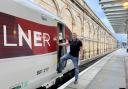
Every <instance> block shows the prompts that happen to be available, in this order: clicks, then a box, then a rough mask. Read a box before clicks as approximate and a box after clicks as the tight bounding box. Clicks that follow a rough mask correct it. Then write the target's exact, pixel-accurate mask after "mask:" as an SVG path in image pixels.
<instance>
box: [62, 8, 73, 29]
mask: <svg viewBox="0 0 128 89" xmlns="http://www.w3.org/2000/svg"><path fill="white" fill-rule="evenodd" d="M61 18H62V20H63V22H64V23H65V24H66V25H67V26H68V28H69V29H70V30H71V31H72V30H73V16H72V13H71V11H70V10H69V9H68V8H63V9H62V11H61Z"/></svg>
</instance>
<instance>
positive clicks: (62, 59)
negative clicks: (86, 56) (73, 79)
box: [59, 54, 70, 73]
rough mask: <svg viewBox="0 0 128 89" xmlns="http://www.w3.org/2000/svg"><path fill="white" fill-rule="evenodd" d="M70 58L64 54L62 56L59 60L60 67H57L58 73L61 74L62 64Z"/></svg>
mask: <svg viewBox="0 0 128 89" xmlns="http://www.w3.org/2000/svg"><path fill="white" fill-rule="evenodd" d="M69 58H70V55H69V54H65V55H64V56H62V57H61V58H60V67H59V72H60V73H61V72H62V70H63V69H64V62H65V61H66V60H68V59H69Z"/></svg>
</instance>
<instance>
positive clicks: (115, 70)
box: [64, 49, 128, 89]
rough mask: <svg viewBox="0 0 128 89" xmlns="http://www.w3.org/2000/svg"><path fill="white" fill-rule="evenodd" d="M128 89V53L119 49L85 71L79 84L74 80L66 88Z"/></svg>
mask: <svg viewBox="0 0 128 89" xmlns="http://www.w3.org/2000/svg"><path fill="white" fill-rule="evenodd" d="M126 87H127V89H128V53H126V49H119V50H116V51H114V52H112V53H111V54H109V55H107V56H105V57H103V58H102V59H101V60H100V61H98V62H97V63H95V64H94V65H92V66H91V67H90V68H89V69H88V70H86V71H85V72H84V73H82V74H80V77H79V81H78V84H74V83H73V81H72V82H71V83H70V84H69V85H67V86H66V87H65V88H64V89H126Z"/></svg>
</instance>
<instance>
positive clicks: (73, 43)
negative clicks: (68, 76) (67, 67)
mask: <svg viewBox="0 0 128 89" xmlns="http://www.w3.org/2000/svg"><path fill="white" fill-rule="evenodd" d="M67 44H70V52H69V53H67V54H65V55H64V56H62V57H61V58H60V68H59V72H60V73H61V72H62V70H63V69H64V61H66V60H68V59H71V60H72V62H73V64H74V68H75V81H74V84H77V83H78V75H79V65H78V61H79V51H81V50H82V42H81V41H80V40H79V39H78V38H77V34H76V33H73V34H72V39H71V40H69V43H62V44H59V45H60V46H64V45H67Z"/></svg>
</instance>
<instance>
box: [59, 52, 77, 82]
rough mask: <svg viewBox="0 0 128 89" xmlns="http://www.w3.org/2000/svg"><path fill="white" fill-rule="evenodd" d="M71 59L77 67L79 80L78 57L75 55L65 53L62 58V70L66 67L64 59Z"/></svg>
mask: <svg viewBox="0 0 128 89" xmlns="http://www.w3.org/2000/svg"><path fill="white" fill-rule="evenodd" d="M68 59H71V60H72V62H73V65H74V68H75V80H78V75H79V65H78V57H74V56H72V55H71V54H69V53H68V54H65V55H64V56H62V57H61V58H60V68H59V69H60V71H62V69H64V61H66V60H68Z"/></svg>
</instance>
